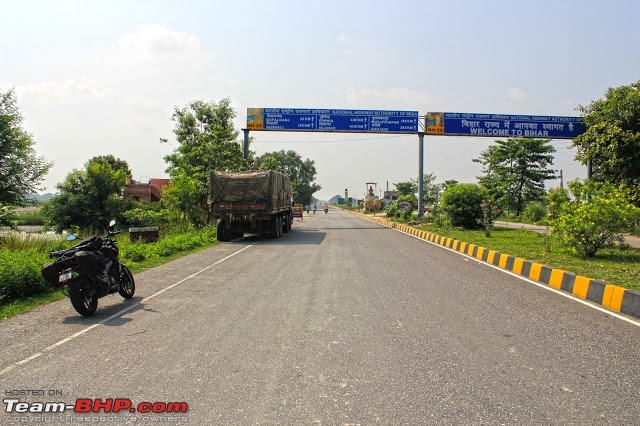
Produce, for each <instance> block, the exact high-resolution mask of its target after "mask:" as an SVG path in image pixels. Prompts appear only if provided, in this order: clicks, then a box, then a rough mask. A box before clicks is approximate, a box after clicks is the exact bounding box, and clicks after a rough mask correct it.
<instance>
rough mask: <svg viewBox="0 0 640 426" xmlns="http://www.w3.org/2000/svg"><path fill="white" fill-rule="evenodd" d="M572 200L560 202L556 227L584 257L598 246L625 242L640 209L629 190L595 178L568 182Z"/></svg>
mask: <svg viewBox="0 0 640 426" xmlns="http://www.w3.org/2000/svg"><path fill="white" fill-rule="evenodd" d="M569 187H570V190H571V195H572V200H571V201H567V202H565V203H563V204H562V205H561V206H559V209H558V210H559V214H558V217H557V218H556V219H554V220H553V221H552V226H553V231H554V233H556V234H557V235H559V236H560V237H561V238H562V239H563V240H564V241H565V243H567V244H568V245H569V246H571V247H572V248H573V249H574V250H575V251H577V252H578V253H580V254H581V255H582V256H583V257H585V258H590V257H594V256H595V255H596V253H597V252H598V250H600V249H601V248H603V247H607V246H610V245H612V244H614V243H616V242H623V241H624V236H623V234H624V233H625V232H631V231H633V229H634V227H635V223H636V221H637V220H638V219H639V218H640V209H638V208H637V207H635V206H634V205H633V204H632V203H631V201H630V200H631V198H630V194H629V192H628V191H623V190H620V189H616V188H615V187H613V186H612V185H608V184H602V183H598V182H594V181H586V182H584V183H582V182H580V181H573V182H571V183H570V184H569Z"/></svg>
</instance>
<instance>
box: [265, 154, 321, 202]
mask: <svg viewBox="0 0 640 426" xmlns="http://www.w3.org/2000/svg"><path fill="white" fill-rule="evenodd" d="M256 164H257V165H258V167H260V168H261V169H263V170H273V171H276V172H280V173H282V174H285V175H287V176H289V178H290V179H291V191H292V192H293V199H294V200H295V202H296V203H298V204H304V205H306V204H312V201H313V194H315V193H316V192H318V191H319V190H320V189H322V186H320V185H318V184H316V183H314V181H315V179H316V166H315V162H314V161H312V160H310V159H308V158H307V159H306V160H302V157H300V155H299V154H298V153H296V152H295V151H291V150H289V151H284V150H280V151H275V152H267V153H266V154H263V155H261V156H260V157H258V158H257V159H256Z"/></svg>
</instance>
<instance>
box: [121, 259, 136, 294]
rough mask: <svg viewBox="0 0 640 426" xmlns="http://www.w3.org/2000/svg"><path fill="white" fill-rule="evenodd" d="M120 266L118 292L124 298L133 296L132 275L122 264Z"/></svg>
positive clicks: (134, 288)
mask: <svg viewBox="0 0 640 426" xmlns="http://www.w3.org/2000/svg"><path fill="white" fill-rule="evenodd" d="M121 266H122V271H121V272H120V285H119V286H118V293H120V296H122V297H124V298H125V299H131V298H132V297H133V293H135V292H136V283H135V281H134V279H133V275H132V274H131V272H130V271H129V268H127V267H126V266H124V265H121Z"/></svg>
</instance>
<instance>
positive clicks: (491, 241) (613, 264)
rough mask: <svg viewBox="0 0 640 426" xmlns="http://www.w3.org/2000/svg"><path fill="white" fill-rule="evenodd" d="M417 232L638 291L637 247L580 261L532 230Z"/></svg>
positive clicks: (433, 229)
mask: <svg viewBox="0 0 640 426" xmlns="http://www.w3.org/2000/svg"><path fill="white" fill-rule="evenodd" d="M418 229H421V230H423V231H429V232H432V233H434V234H437V235H441V236H445V237H450V238H455V239H457V240H459V241H464V242H467V243H470V244H475V245H478V246H480V247H484V248H487V249H490V250H496V251H499V252H500V253H506V254H509V255H512V256H517V257H521V258H524V259H527V260H530V261H533V262H538V263H542V264H545V265H548V266H552V267H554V268H559V269H563V270H566V271H570V272H573V273H575V274H578V275H582V276H585V277H589V278H594V279H597V280H601V281H604V282H606V283H609V284H615V285H618V286H620V287H624V288H628V289H630V290H635V291H640V267H638V265H640V248H637V247H628V246H621V247H616V248H611V249H604V250H601V251H598V253H597V255H596V257H595V258H592V259H583V258H582V257H580V256H578V255H577V254H576V253H574V252H573V251H572V250H571V249H570V248H568V247H567V246H565V245H563V244H562V243H561V242H559V241H558V240H557V239H556V238H555V237H553V236H547V235H544V234H539V233H537V232H533V231H525V230H519V229H506V228H496V229H494V230H493V232H492V233H491V236H490V237H487V236H485V235H484V232H483V231H466V230H458V229H451V228H438V227H436V226H434V225H422V226H420V227H418Z"/></svg>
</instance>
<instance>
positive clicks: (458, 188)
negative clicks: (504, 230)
mask: <svg viewBox="0 0 640 426" xmlns="http://www.w3.org/2000/svg"><path fill="white" fill-rule="evenodd" d="M486 198H487V191H486V189H484V188H482V187H481V186H480V185H477V184H475V183H458V184H455V185H451V186H449V187H448V188H447V189H446V190H445V191H444V193H443V194H442V199H441V206H442V211H443V212H444V214H445V215H446V216H447V217H448V218H449V220H450V221H451V225H453V226H462V227H463V228H465V229H474V228H478V227H479V226H480V224H481V223H482V220H483V217H484V213H483V211H482V207H481V206H480V205H481V204H482V203H483V201H484V200H485V199H486Z"/></svg>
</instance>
